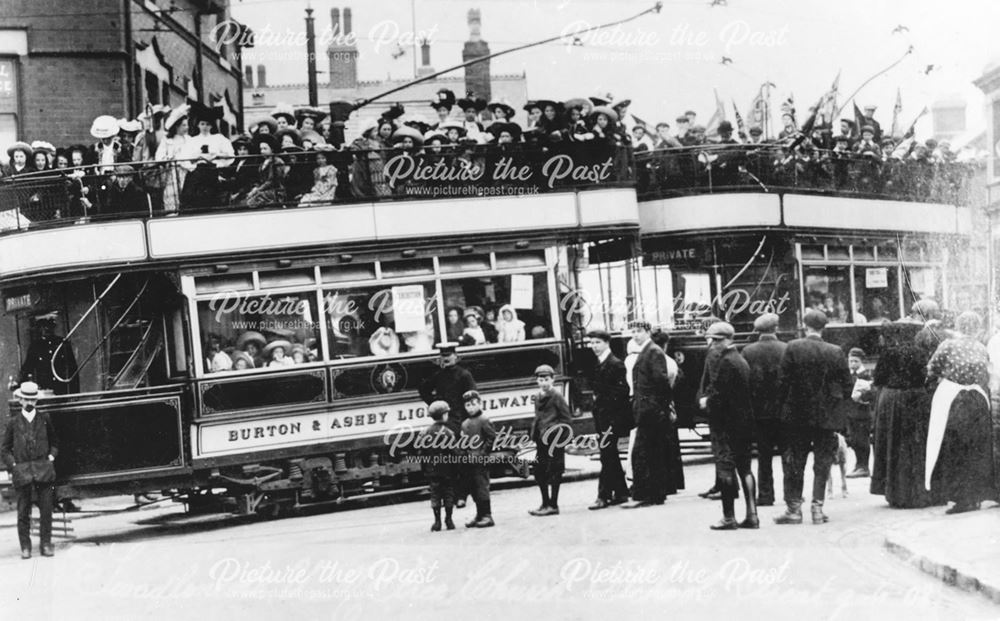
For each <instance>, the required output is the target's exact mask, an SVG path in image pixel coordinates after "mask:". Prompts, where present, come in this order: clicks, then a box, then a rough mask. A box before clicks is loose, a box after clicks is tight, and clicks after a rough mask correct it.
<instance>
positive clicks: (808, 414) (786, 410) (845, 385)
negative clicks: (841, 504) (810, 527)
mask: <svg viewBox="0 0 1000 621" xmlns="http://www.w3.org/2000/svg"><path fill="white" fill-rule="evenodd" d="M802 321H803V323H804V324H805V327H806V335H805V337H804V338H800V339H795V340H794V341H792V342H791V343H789V344H788V348H787V349H786V350H785V354H784V356H782V357H781V379H780V382H781V390H780V393H779V394H780V395H781V404H782V406H781V421H782V424H783V425H784V431H783V432H784V435H785V439H786V442H787V447H786V448H785V453H784V454H783V455H782V458H781V465H782V468H783V469H784V472H785V481H784V484H785V504H786V505H787V506H788V507H787V509H786V510H785V513H784V514H783V515H781V516H779V517H777V518H775V520H774V521H775V522H776V523H778V524H801V523H802V485H803V483H802V480H803V475H804V473H805V468H806V459H807V458H808V457H809V452H810V451H812V453H813V500H812V520H813V524H822V523H824V522H827V521H828V518H827V517H826V515H825V514H824V513H823V501H824V500H825V494H826V481H827V477H829V476H830V466H831V465H832V464H833V459H834V456H835V454H836V451H837V436H836V432H837V431H840V430H842V429H844V427H845V426H846V418H845V413H844V409H843V405H844V401H845V399H846V400H847V402H848V403H849V402H850V398H851V390H852V389H853V387H854V381H853V379H852V378H851V370H850V369H849V368H848V367H847V357H846V356H844V352H843V350H841V349H840V348H839V347H837V346H836V345H832V344H830V343H825V342H823V328H824V327H825V326H826V315H825V314H823V312H822V311H818V310H815V309H810V310H808V311H806V314H805V317H803V320H802Z"/></svg>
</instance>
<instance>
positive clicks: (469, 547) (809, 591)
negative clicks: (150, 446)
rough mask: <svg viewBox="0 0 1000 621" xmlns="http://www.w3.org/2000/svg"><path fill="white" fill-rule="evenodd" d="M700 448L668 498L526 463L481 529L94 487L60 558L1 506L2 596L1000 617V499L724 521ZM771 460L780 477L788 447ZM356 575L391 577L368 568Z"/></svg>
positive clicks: (136, 609)
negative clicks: (96, 493) (193, 510)
mask: <svg viewBox="0 0 1000 621" xmlns="http://www.w3.org/2000/svg"><path fill="white" fill-rule="evenodd" d="M690 461H691V462H692V463H689V464H688V467H686V468H685V474H686V476H687V479H688V485H687V489H686V490H685V491H684V492H682V493H681V494H679V495H678V496H675V497H671V499H670V500H669V501H668V502H667V503H666V505H665V506H664V507H659V508H652V509H643V510H639V511H635V512H633V511H629V512H624V511H618V510H615V509H608V510H605V511H600V512H592V511H587V510H586V506H587V505H588V504H589V502H590V501H591V500H592V499H593V496H594V492H595V483H594V482H593V481H592V480H589V479H592V478H593V476H594V474H595V473H596V472H597V470H598V468H599V464H598V462H596V461H594V460H591V459H590V458H589V457H586V456H569V457H568V458H567V467H568V468H569V469H570V470H571V471H573V472H572V476H571V477H569V480H570V481H575V482H569V483H567V484H566V485H565V486H564V487H563V494H562V496H563V498H562V502H561V503H560V504H561V505H562V507H563V514H562V515H561V516H559V517H556V518H545V519H537V518H532V517H530V516H528V515H527V513H526V509H527V508H531V507H533V506H536V505H537V491H536V490H534V489H532V483H531V481H524V480H518V479H507V480H501V481H496V482H494V483H495V484H494V485H492V486H491V487H492V489H493V490H495V494H494V498H493V508H494V516H495V518H496V520H497V527H496V528H493V529H488V530H484V531H477V530H476V529H472V530H466V529H463V528H462V525H461V522H463V521H465V520H466V519H469V518H470V517H471V514H470V509H465V510H462V511H460V512H457V514H456V522H459V530H458V531H456V532H453V533H447V532H446V533H433V534H432V533H429V532H427V526H429V511H428V510H427V507H426V501H425V497H424V496H421V495H410V496H409V497H408V498H406V499H394V498H391V497H389V498H384V499H379V500H376V499H372V500H371V501H370V502H369V503H367V504H366V503H365V502H363V501H360V500H359V501H356V502H353V503H344V505H343V506H342V507H338V508H337V509H335V510H332V511H330V510H325V511H323V512H322V513H316V512H303V513H302V514H300V516H298V517H291V518H288V519H278V520H273V521H266V520H261V519H259V518H255V517H247V518H234V517H232V516H227V515H219V514H210V515H188V514H185V513H184V510H183V507H182V506H180V505H178V504H176V503H172V502H170V501H165V502H161V503H156V504H152V505H148V506H146V507H143V508H141V509H136V510H128V511H123V510H122V509H125V508H126V507H128V506H129V505H131V501H132V499H131V497H115V498H103V499H94V500H86V501H83V502H82V503H81V504H82V505H83V508H84V509H85V510H87V511H90V512H89V513H82V514H76V515H74V516H73V526H74V529H75V533H74V534H75V536H76V538H75V539H73V540H64V539H57V540H56V542H57V554H56V558H55V559H41V558H37V557H36V558H33V559H32V560H31V561H28V562H25V561H22V560H20V558H19V557H18V554H17V549H16V543H15V542H16V539H15V534H14V532H13V528H14V521H15V520H14V515H13V514H10V513H8V514H0V606H3V607H4V608H6V606H7V605H8V604H9V603H10V604H16V605H15V606H14V607H13V608H11V609H10V610H11V611H12V613H13V612H16V613H18V614H22V613H23V614H24V615H27V616H28V618H63V617H65V616H72V617H73V618H77V619H89V618H101V619H113V618H123V619H126V618H138V617H137V616H136V615H139V614H140V613H141V616H143V617H145V618H154V619H155V618H187V616H188V615H194V614H197V615H199V616H204V617H206V618H208V617H212V616H216V615H220V616H232V615H236V614H239V616H241V617H243V618H244V619H246V620H249V619H258V618H259V619H269V618H274V617H275V616H284V615H288V614H296V613H297V614H298V615H299V616H302V617H303V618H331V619H345V618H354V617H356V618H359V619H361V618H383V617H391V616H398V615H399V613H401V612H402V613H404V614H406V615H407V616H408V617H410V618H440V613H441V612H442V611H444V610H447V611H448V612H449V613H452V612H454V611H456V610H458V611H464V612H465V613H466V614H464V615H462V616H471V615H476V616H477V618H480V619H493V618H511V617H512V616H520V615H521V614H525V615H530V616H545V617H547V618H552V619H564V618H565V619H579V618H591V617H592V616H594V613H595V612H596V611H598V610H607V611H609V612H611V613H612V614H614V613H617V614H621V615H624V614H631V613H641V614H644V615H654V614H655V615H658V616H662V614H663V612H664V611H668V610H669V611H671V616H672V617H673V618H679V619H685V618H733V617H735V616H742V617H743V618H746V617H745V614H746V611H747V610H748V609H749V610H753V611H754V613H753V618H768V619H776V620H780V619H786V618H787V619H793V618H794V619H803V618H809V619H824V620H837V619H851V620H852V621H863V620H866V619H879V620H880V621H881V620H883V619H886V618H908V619H933V620H945V619H947V620H948V621H952V620H954V619H1000V607H998V606H997V604H1000V599H998V598H997V597H996V595H997V593H998V589H997V585H1000V580H998V579H997V578H998V576H1000V571H998V570H1000V564H998V563H997V562H996V560H995V559H997V558H1000V555H998V552H1000V542H998V536H1000V535H998V534H997V533H1000V529H998V528H997V526H998V525H1000V524H998V522H1000V508H997V507H996V506H994V505H992V504H988V505H987V506H985V507H984V509H983V510H981V511H979V512H976V513H969V514H962V515H956V516H946V515H945V514H944V508H943V507H932V508H927V509H918V510H897V509H891V508H889V507H888V506H886V505H885V503H884V501H883V500H882V499H881V497H877V496H871V495H870V494H868V493H867V485H868V480H867V479H851V480H849V481H848V485H849V488H850V495H849V496H845V497H842V496H841V494H840V493H839V492H838V493H837V494H835V495H834V496H831V497H830V498H829V499H828V501H827V507H826V508H827V513H828V514H829V515H830V517H831V522H830V523H829V524H826V525H822V526H813V525H811V524H805V525H802V526H782V527H779V526H775V525H774V524H773V522H772V518H773V517H775V516H777V515H779V514H780V512H781V509H782V507H780V506H775V507H766V508H761V511H760V513H761V522H762V527H761V529H760V530H759V531H740V532H733V533H713V532H711V531H709V530H708V528H707V526H708V524H710V523H712V522H714V521H715V520H717V519H718V517H719V507H718V503H713V502H709V501H705V500H702V499H700V498H698V497H697V496H696V493H697V492H699V491H702V490H703V489H705V488H706V487H708V486H709V485H710V484H711V481H712V478H713V476H714V474H713V469H712V467H711V466H710V465H708V464H705V463H704V460H703V459H693V460H690ZM693 462H699V463H701V465H696V464H695V463H693ZM810 472H811V469H808V470H807V477H806V478H807V481H806V485H807V487H808V485H809V478H810V477H809V474H808V473H810ZM775 475H776V481H778V482H779V485H780V477H781V472H780V465H779V464H776V472H775ZM413 499H418V500H421V501H422V502H411V501H409V500H413ZM362 507H364V508H363V509H362ZM737 509H738V511H741V510H742V503H741V502H738V504H737ZM3 542H7V544H4V543H3ZM907 563H909V564H911V565H912V566H913V567H909V566H907ZM484 564H485V567H483V565H484ZM917 568H919V569H920V570H923V571H924V572H926V573H927V574H929V575H925V574H924V573H921V571H918V569H917ZM303 572H304V573H303ZM361 574H365V575H367V576H368V577H369V578H371V577H372V576H375V578H376V579H375V580H374V582H372V581H370V580H369V581H368V582H366V583H364V586H362V582H364V581H363V580H361V581H359V580H358V579H357V575H361ZM956 587H957V588H956ZM445 602H446V603H445ZM115 615H118V616H115ZM3 616H4V617H6V615H3ZM15 616H16V615H15ZM11 618H15V617H13V616H12V617H11Z"/></svg>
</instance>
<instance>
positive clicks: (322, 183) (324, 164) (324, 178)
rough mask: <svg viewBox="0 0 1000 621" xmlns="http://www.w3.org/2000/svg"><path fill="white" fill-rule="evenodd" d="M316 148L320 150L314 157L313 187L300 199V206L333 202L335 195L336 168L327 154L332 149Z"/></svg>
mask: <svg viewBox="0 0 1000 621" xmlns="http://www.w3.org/2000/svg"><path fill="white" fill-rule="evenodd" d="M317 148H318V149H322V150H319V151H317V152H316V154H315V155H314V158H315V161H316V168H315V170H313V186H312V189H311V190H309V193H308V194H306V195H305V196H303V197H302V200H301V201H300V202H299V204H300V205H304V204H306V203H323V202H333V200H334V197H335V196H336V194H337V167H336V166H334V165H333V163H332V162H331V161H330V154H329V151H331V150H332V147H329V146H328V145H320V146H319V147H317Z"/></svg>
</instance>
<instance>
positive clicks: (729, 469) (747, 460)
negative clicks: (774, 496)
mask: <svg viewBox="0 0 1000 621" xmlns="http://www.w3.org/2000/svg"><path fill="white" fill-rule="evenodd" d="M735 334H736V331H735V330H734V329H733V326H732V324H729V323H727V322H725V321H719V322H716V323H714V324H712V325H711V326H709V328H708V330H707V331H706V332H705V338H706V339H707V341H708V347H709V349H711V350H715V351H716V352H717V353H718V355H716V356H713V357H712V362H711V365H712V366H711V368H710V369H709V370H708V376H709V381H708V383H707V385H706V386H705V387H704V392H703V396H702V397H701V399H700V400H699V405H700V406H701V408H702V409H703V410H705V411H706V412H707V413H708V417H709V419H710V420H711V421H712V429H713V430H714V432H713V433H714V434H715V437H714V438H713V439H714V440H715V441H714V442H713V443H712V448H713V452H714V456H715V472H716V475H715V476H716V480H717V481H718V482H719V483H718V484H719V487H720V490H719V491H720V492H721V493H722V520H721V521H720V522H719V523H718V524H713V525H712V526H711V527H710V528H711V529H712V530H736V529H737V528H760V521H759V520H758V519H757V484H756V482H755V481H754V477H753V470H751V467H750V466H751V462H752V457H751V445H752V441H753V411H752V408H751V405H750V367H749V366H748V365H747V362H746V360H744V359H743V356H741V355H740V352H739V351H737V349H736V346H735V345H734V344H733V337H734V336H735ZM737 479H738V480H739V483H737ZM741 486H742V488H743V496H744V498H745V499H746V519H744V520H743V521H742V522H738V521H737V520H736V506H735V505H736V494H737V492H736V490H737V488H738V487H741Z"/></svg>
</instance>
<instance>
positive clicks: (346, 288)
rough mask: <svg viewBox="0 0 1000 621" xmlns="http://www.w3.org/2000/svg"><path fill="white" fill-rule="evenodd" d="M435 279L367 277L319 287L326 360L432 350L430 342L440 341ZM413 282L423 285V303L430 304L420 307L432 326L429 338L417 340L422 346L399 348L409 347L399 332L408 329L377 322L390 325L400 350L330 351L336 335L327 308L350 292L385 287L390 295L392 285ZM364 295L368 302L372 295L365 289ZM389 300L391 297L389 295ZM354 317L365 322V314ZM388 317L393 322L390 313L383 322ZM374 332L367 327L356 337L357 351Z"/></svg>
mask: <svg viewBox="0 0 1000 621" xmlns="http://www.w3.org/2000/svg"><path fill="white" fill-rule="evenodd" d="M436 281H437V279H436V278H435V277H433V276H432V277H430V278H427V277H418V278H398V279H391V280H389V279H387V280H383V281H378V282H371V281H367V282H359V283H344V284H342V285H339V287H338V289H336V290H334V289H331V288H330V287H328V286H325V287H323V289H322V290H321V291H320V295H321V297H322V300H323V306H324V308H323V313H322V315H323V326H322V329H323V330H324V332H325V334H326V337H325V338H326V341H327V343H326V346H325V351H326V355H327V359H328V360H329V361H330V362H332V363H334V364H337V363H344V362H347V363H353V362H359V361H363V360H381V359H385V358H392V359H395V358H398V357H408V356H426V355H428V354H431V353H433V352H434V344H435V343H438V342H439V341H440V336H439V335H440V334H441V327H440V325H439V324H440V321H439V319H438V316H437V315H438V314H437V295H438V293H437V291H438V289H437V282H436ZM413 285H422V286H424V292H425V295H424V299H425V304H427V305H429V307H430V308H429V310H428V308H427V307H425V311H424V312H425V317H426V318H427V320H430V322H431V327H432V333H431V335H430V338H429V339H428V341H427V342H426V343H421V345H425V346H422V347H420V348H419V349H407V350H404V349H403V348H404V347H412V345H409V344H407V343H406V337H403V336H401V335H402V334H409V332H396V330H395V327H394V326H380V327H391V328H393V330H392V332H393V334H395V335H396V338H397V339H398V345H399V349H400V351H398V352H397V353H393V354H389V355H381V356H380V355H377V354H374V353H371V352H370V350H369V353H358V354H350V353H349V352H346V353H336V352H334V349H333V345H334V343H335V341H337V340H338V338H337V334H335V333H334V330H333V325H334V322H333V320H332V319H331V312H332V311H335V310H337V309H339V308H343V305H344V304H348V303H350V301H351V298H352V297H353V296H355V295H359V294H361V293H362V292H364V291H371V292H373V293H375V294H377V293H380V292H381V291H385V290H387V289H388V290H389V292H390V293H387V294H386V295H390V296H391V295H392V294H391V290H392V288H393V287H399V286H413ZM428 291H429V292H430V295H427V292H428ZM365 295H366V298H367V300H368V304H370V303H371V299H372V297H373V296H372V294H370V293H369V294H365ZM331 296H336V297H331ZM339 300H345V301H339ZM390 300H391V298H390ZM368 310H369V311H371V310H373V309H371V308H370V307H369V308H368ZM388 313H393V311H388ZM359 315H360V314H359ZM357 319H358V321H359V322H360V323H361V324H362V325H364V324H365V323H367V322H368V318H367V317H365V318H362V317H361V316H358V318H357ZM379 319H380V317H372V318H371V320H372V321H379ZM390 321H391V322H393V323H394V322H395V317H394V316H393V317H392V318H391V319H386V322H387V323H388V322H390ZM425 321H426V320H425ZM374 333H375V332H374V331H369V332H368V333H367V334H366V335H365V336H360V337H359V344H360V346H361V349H360V350H359V352H363V351H365V348H366V346H368V345H367V344H369V342H370V339H371V337H372V336H373V335H374ZM352 347H354V345H352Z"/></svg>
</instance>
